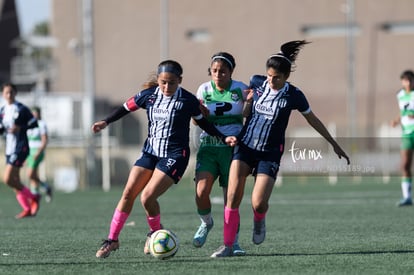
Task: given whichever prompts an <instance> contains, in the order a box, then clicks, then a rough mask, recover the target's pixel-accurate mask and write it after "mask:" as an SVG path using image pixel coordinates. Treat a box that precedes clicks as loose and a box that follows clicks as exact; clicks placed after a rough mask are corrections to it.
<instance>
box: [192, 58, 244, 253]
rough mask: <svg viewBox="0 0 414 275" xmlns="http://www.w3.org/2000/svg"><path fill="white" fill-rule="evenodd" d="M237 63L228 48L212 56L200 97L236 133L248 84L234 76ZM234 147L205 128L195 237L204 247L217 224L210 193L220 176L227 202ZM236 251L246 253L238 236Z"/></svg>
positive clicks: (215, 119)
mask: <svg viewBox="0 0 414 275" xmlns="http://www.w3.org/2000/svg"><path fill="white" fill-rule="evenodd" d="M235 66H236V63H235V60H234V57H233V56H232V55H231V54H229V53H227V52H219V53H216V54H214V55H213V56H212V58H211V65H210V68H209V69H208V72H209V76H210V77H211V80H210V81H208V82H205V83H203V84H201V85H200V87H199V88H198V90H197V98H198V99H199V100H200V102H201V103H202V106H203V107H202V108H203V110H204V112H203V113H204V115H205V116H206V118H207V120H208V121H210V122H212V123H213V124H214V125H215V126H216V127H217V128H218V129H219V130H220V131H221V132H222V133H224V134H226V135H232V136H236V135H237V134H238V133H239V132H240V130H241V128H242V126H243V115H242V113H243V107H244V102H245V100H246V96H247V88H248V87H247V85H246V84H244V83H243V82H240V81H236V80H233V79H232V74H233V71H234V68H235ZM232 153H233V149H232V147H229V146H227V145H226V144H225V143H223V142H222V141H220V140H219V139H217V138H215V137H212V136H210V135H208V134H207V133H206V132H202V133H201V135H200V148H199V150H198V153H197V164H196V175H195V183H196V198H195V201H196V204H197V212H198V214H199V216H200V219H201V225H200V227H199V228H198V230H197V232H196V233H195V235H194V238H193V245H194V246H195V247H202V246H203V245H204V243H205V242H206V239H207V235H208V233H209V231H210V230H211V228H212V227H213V225H214V222H213V218H212V215H211V201H210V193H211V190H212V188H213V184H214V181H215V180H216V179H218V181H219V185H220V186H221V187H222V188H223V196H224V204H225V203H226V198H227V182H228V177H229V169H230V162H231V158H232ZM233 251H234V255H238V256H243V255H245V251H244V250H243V249H241V248H240V246H239V244H238V241H237V238H236V241H235V242H234V245H233Z"/></svg>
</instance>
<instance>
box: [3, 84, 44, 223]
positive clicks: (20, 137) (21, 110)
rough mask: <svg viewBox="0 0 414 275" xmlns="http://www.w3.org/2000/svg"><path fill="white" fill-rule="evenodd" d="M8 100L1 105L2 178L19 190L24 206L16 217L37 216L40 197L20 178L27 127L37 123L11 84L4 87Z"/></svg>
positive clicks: (11, 186)
mask: <svg viewBox="0 0 414 275" xmlns="http://www.w3.org/2000/svg"><path fill="white" fill-rule="evenodd" d="M2 91H3V98H4V100H5V102H6V104H5V105H4V106H2V107H1V108H0V131H1V133H3V134H5V136H6V152H5V154H6V168H5V169H4V175H3V181H4V183H5V184H6V185H7V186H9V187H10V188H12V189H13V190H14V191H15V193H16V199H17V201H18V202H19V204H20V206H21V207H22V208H23V210H22V212H21V213H19V214H18V215H16V219H21V218H26V217H31V216H35V215H36V214H37V211H38V209H39V199H40V198H39V197H38V196H35V195H34V194H32V193H31V192H30V190H29V189H28V188H27V187H26V186H24V185H23V184H22V183H21V181H20V168H21V167H22V166H23V163H24V161H25V160H26V158H27V156H28V155H29V144H28V143H29V142H28V139H27V130H28V129H30V128H33V127H36V126H37V120H36V118H35V117H34V116H33V114H32V112H31V111H30V110H29V108H27V107H26V106H25V105H23V104H22V103H20V102H18V101H17V100H16V95H17V89H16V86H15V85H13V84H11V83H5V84H3V86H2Z"/></svg>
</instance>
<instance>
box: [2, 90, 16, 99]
mask: <svg viewBox="0 0 414 275" xmlns="http://www.w3.org/2000/svg"><path fill="white" fill-rule="evenodd" d="M15 97H16V93H15V92H14V91H13V89H12V87H10V86H6V87H4V88H3V98H4V99H5V100H6V101H7V103H13V102H14V99H15Z"/></svg>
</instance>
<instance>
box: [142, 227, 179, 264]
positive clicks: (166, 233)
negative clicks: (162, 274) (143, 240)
mask: <svg viewBox="0 0 414 275" xmlns="http://www.w3.org/2000/svg"><path fill="white" fill-rule="evenodd" d="M178 247H179V243H178V238H177V236H176V235H175V234H174V233H173V232H172V231H171V230H168V229H160V230H157V231H155V232H154V233H152V235H151V239H150V242H149V250H150V252H151V255H152V256H154V257H155V258H157V259H160V260H164V259H168V258H171V257H173V256H174V255H175V253H177V251H178Z"/></svg>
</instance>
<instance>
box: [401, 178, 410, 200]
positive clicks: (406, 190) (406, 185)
mask: <svg viewBox="0 0 414 275" xmlns="http://www.w3.org/2000/svg"><path fill="white" fill-rule="evenodd" d="M401 190H402V194H403V198H404V199H409V198H411V182H408V181H403V182H402V183H401Z"/></svg>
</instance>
